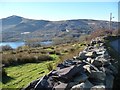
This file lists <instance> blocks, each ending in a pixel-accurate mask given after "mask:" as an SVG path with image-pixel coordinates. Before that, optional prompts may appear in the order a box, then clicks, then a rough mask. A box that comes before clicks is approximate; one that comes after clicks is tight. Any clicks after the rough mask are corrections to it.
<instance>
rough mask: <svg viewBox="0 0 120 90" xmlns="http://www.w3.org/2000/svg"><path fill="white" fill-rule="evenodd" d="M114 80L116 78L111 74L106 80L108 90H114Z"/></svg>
mask: <svg viewBox="0 0 120 90" xmlns="http://www.w3.org/2000/svg"><path fill="white" fill-rule="evenodd" d="M113 80H114V76H113V75H111V74H109V75H107V76H106V78H105V86H106V88H107V89H108V90H110V89H112V87H113Z"/></svg>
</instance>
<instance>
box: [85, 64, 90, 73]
mask: <svg viewBox="0 0 120 90" xmlns="http://www.w3.org/2000/svg"><path fill="white" fill-rule="evenodd" d="M90 67H91V66H90V65H84V66H83V68H84V69H86V70H87V71H88V72H89V73H91V70H90Z"/></svg>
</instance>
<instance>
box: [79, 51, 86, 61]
mask: <svg viewBox="0 0 120 90" xmlns="http://www.w3.org/2000/svg"><path fill="white" fill-rule="evenodd" d="M85 54H86V53H85V52H80V53H79V59H81V60H86V59H87V57H86V55H85Z"/></svg>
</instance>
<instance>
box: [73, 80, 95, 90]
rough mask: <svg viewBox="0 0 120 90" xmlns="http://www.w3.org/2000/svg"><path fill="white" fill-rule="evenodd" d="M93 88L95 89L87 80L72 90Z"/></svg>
mask: <svg viewBox="0 0 120 90" xmlns="http://www.w3.org/2000/svg"><path fill="white" fill-rule="evenodd" d="M91 87H93V84H92V83H91V82H89V81H88V80H86V81H85V82H83V83H80V84H78V85H75V86H73V87H72V88H71V90H90V88H91Z"/></svg>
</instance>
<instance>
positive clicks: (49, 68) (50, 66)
mask: <svg viewBox="0 0 120 90" xmlns="http://www.w3.org/2000/svg"><path fill="white" fill-rule="evenodd" d="M47 69H48V70H49V71H51V70H53V65H52V63H48V64H47Z"/></svg>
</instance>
